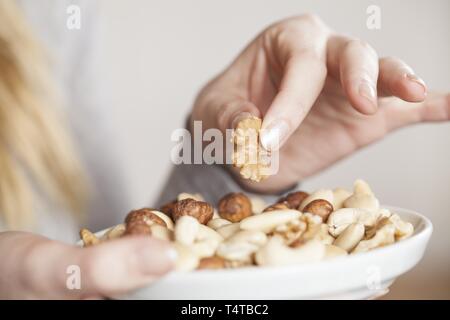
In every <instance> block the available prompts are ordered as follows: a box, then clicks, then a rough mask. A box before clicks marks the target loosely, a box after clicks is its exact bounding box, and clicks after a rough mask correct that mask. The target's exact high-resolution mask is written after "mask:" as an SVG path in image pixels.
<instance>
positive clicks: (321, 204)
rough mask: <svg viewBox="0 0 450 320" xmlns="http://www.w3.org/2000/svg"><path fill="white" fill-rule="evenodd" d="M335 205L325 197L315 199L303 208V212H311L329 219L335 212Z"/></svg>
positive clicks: (324, 219) (325, 219)
mask: <svg viewBox="0 0 450 320" xmlns="http://www.w3.org/2000/svg"><path fill="white" fill-rule="evenodd" d="M333 210H334V209H333V205H332V204H331V203H329V202H328V201H327V200H324V199H317V200H313V201H311V202H310V203H308V205H307V206H306V207H305V208H303V212H309V213H312V214H315V215H317V216H320V217H321V218H322V220H323V221H327V219H328V216H329V215H330V214H331V213H332V212H333Z"/></svg>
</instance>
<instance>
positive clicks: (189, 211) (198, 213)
mask: <svg viewBox="0 0 450 320" xmlns="http://www.w3.org/2000/svg"><path fill="white" fill-rule="evenodd" d="M213 214H214V208H213V207H212V206H211V205H210V204H209V203H207V202H203V201H196V200H194V199H184V200H181V201H178V202H177V203H175V205H174V207H173V211H172V219H174V220H175V221H176V220H177V219H179V218H180V217H181V216H186V215H187V216H192V217H194V218H196V219H197V220H198V221H199V222H200V223H201V224H207V223H208V221H209V220H211V218H212V216H213Z"/></svg>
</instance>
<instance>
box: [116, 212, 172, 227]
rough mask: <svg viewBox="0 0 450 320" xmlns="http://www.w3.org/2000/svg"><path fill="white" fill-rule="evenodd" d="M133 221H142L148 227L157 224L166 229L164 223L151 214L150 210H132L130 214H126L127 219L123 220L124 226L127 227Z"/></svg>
mask: <svg viewBox="0 0 450 320" xmlns="http://www.w3.org/2000/svg"><path fill="white" fill-rule="evenodd" d="M134 221H143V222H145V223H146V224H148V225H151V224H153V223H157V224H159V225H162V226H163V227H167V224H166V222H165V221H164V220H163V219H161V218H160V217H158V215H156V214H155V213H153V212H152V209H149V208H142V209H139V210H133V211H131V212H130V213H128V215H127V217H126V218H125V224H127V225H128V224H130V223H132V222H134Z"/></svg>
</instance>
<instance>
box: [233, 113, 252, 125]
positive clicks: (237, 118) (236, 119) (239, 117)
mask: <svg viewBox="0 0 450 320" xmlns="http://www.w3.org/2000/svg"><path fill="white" fill-rule="evenodd" d="M251 117H253V115H252V114H251V113H250V112H240V113H239V114H238V115H236V116H235V117H234V118H233V121H231V128H233V129H235V128H236V126H237V124H238V123H239V122H240V121H241V120H244V119H247V118H251Z"/></svg>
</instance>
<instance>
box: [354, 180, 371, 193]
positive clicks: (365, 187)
mask: <svg viewBox="0 0 450 320" xmlns="http://www.w3.org/2000/svg"><path fill="white" fill-rule="evenodd" d="M353 193H357V194H372V195H373V191H372V189H371V188H370V186H369V184H368V183H367V182H366V181H364V180H362V179H357V180H355V182H354V183H353Z"/></svg>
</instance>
